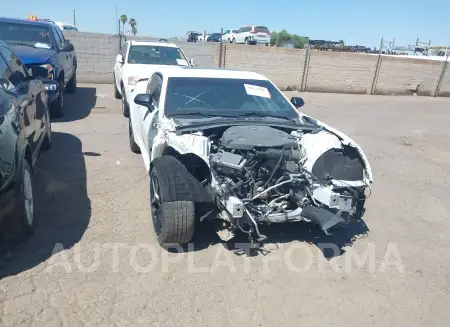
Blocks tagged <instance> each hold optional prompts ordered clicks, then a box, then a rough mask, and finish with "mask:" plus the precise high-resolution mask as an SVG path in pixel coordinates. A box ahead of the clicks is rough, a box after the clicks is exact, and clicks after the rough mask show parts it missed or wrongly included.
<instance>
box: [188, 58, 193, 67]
mask: <svg viewBox="0 0 450 327" xmlns="http://www.w3.org/2000/svg"><path fill="white" fill-rule="evenodd" d="M189 63H190V64H191V66H194V58H191V59H189Z"/></svg>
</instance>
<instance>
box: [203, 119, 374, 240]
mask: <svg viewBox="0 0 450 327" xmlns="http://www.w3.org/2000/svg"><path fill="white" fill-rule="evenodd" d="M208 138H209V139H210V141H211V149H210V155H209V164H210V169H211V173H212V178H213V180H212V182H211V185H210V187H211V188H212V190H213V191H214V193H215V194H216V196H217V197H218V198H219V200H220V203H221V204H222V205H223V208H222V209H221V210H222V211H223V210H224V211H225V212H222V215H221V218H222V219H225V220H229V222H230V223H231V225H232V226H236V228H239V229H241V230H242V231H244V232H246V233H249V235H250V234H255V235H256V236H257V240H259V241H262V240H263V239H264V238H265V237H264V236H263V235H261V234H260V233H259V230H258V226H257V225H258V224H260V223H281V222H288V221H300V220H306V221H311V222H315V223H317V224H318V225H320V227H321V228H322V230H323V231H324V232H325V233H328V229H329V228H331V227H333V226H335V225H337V224H340V223H345V222H348V221H349V220H350V219H359V218H361V216H362V215H363V213H364V203H365V199H366V196H365V190H366V188H367V187H368V184H369V183H368V181H367V176H366V171H365V165H364V162H363V160H362V158H361V156H360V154H359V152H358V149H357V148H356V147H352V146H350V145H344V144H343V143H341V141H340V139H339V138H338V137H337V136H336V135H334V134H333V133H330V132H329V131H327V130H324V129H318V130H316V131H301V130H282V129H278V128H274V127H270V126H259V125H256V126H255V125H253V126H231V127H228V128H227V129H225V131H224V132H223V133H218V134H217V135H210V136H208Z"/></svg>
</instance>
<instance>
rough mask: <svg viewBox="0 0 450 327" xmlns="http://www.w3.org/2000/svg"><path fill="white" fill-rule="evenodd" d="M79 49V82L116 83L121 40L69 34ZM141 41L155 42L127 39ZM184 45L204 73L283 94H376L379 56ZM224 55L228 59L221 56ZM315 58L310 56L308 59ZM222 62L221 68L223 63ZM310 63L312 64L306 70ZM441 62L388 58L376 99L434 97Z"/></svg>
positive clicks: (447, 86) (443, 91) (448, 80)
mask: <svg viewBox="0 0 450 327" xmlns="http://www.w3.org/2000/svg"><path fill="white" fill-rule="evenodd" d="M64 35H65V37H66V38H67V39H69V40H70V41H71V42H72V43H73V44H74V46H75V51H76V53H77V58H78V73H77V78H78V81H79V82H81V83H112V81H113V73H112V72H113V67H114V63H115V58H116V56H117V54H118V53H119V50H120V49H119V44H123V42H124V41H125V40H124V39H122V43H120V39H119V36H118V35H111V34H101V33H84V32H65V33H64ZM127 38H128V39H129V38H131V39H136V40H158V39H159V38H155V37H142V36H131V37H130V36H127ZM170 41H171V42H174V43H176V44H178V45H179V46H180V47H181V48H182V49H183V51H184V53H185V54H186V56H187V57H188V58H194V61H195V64H196V66H199V67H219V66H221V67H225V68H233V69H242V70H249V71H254V72H258V73H261V74H263V75H265V76H267V77H268V78H270V79H271V80H272V81H273V82H274V83H276V84H277V85H278V86H279V87H280V88H281V89H289V88H290V89H293V90H306V91H313V92H338V93H361V94H365V93H370V91H371V88H372V83H373V80H374V75H375V70H376V67H377V61H378V56H377V55H366V54H356V53H341V52H325V51H314V50H312V51H309V52H307V51H306V50H300V49H286V48H275V47H265V46H247V45H236V44H223V45H222V47H221V46H220V44H217V43H203V42H198V43H187V42H185V41H180V40H170ZM221 49H222V55H221ZM308 53H309V55H307V54H308ZM220 58H221V59H222V62H221V63H219V59H220ZM305 61H306V64H305ZM442 67H443V65H442V63H441V62H440V61H432V60H423V59H414V58H398V57H389V56H383V57H382V61H381V64H380V69H379V74H378V78H377V83H376V87H375V94H390V95H391V94H392V95H393V94H411V91H409V90H410V89H412V88H415V87H416V86H417V84H421V86H420V88H419V94H420V95H431V94H433V90H434V88H435V86H436V81H437V78H438V76H440V72H441V71H442ZM438 95H441V96H450V68H447V72H446V74H445V76H444V79H443V82H442V84H441V88H440V93H439V94H438Z"/></svg>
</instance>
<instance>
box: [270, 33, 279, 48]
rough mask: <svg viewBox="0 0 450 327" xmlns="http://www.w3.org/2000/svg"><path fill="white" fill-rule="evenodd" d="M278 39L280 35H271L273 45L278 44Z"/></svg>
mask: <svg viewBox="0 0 450 327" xmlns="http://www.w3.org/2000/svg"><path fill="white" fill-rule="evenodd" d="M277 38H278V33H277V32H275V31H273V32H272V33H270V44H271V45H276V44H277Z"/></svg>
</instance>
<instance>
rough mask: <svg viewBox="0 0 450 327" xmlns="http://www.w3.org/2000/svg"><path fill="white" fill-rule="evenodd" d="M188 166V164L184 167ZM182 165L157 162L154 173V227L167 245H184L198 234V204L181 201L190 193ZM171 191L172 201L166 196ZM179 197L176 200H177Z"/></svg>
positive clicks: (161, 242)
mask: <svg viewBox="0 0 450 327" xmlns="http://www.w3.org/2000/svg"><path fill="white" fill-rule="evenodd" d="M183 168H184V167H183ZM177 169H179V166H178V165H175V164H172V162H171V161H169V160H168V162H167V164H164V165H154V166H153V167H152V169H151V172H150V207H151V212H152V222H153V230H154V231H155V234H156V237H157V239H158V243H159V244H160V245H161V246H163V247H169V246H171V245H174V244H177V245H183V244H186V243H189V242H190V241H191V240H192V238H193V237H194V229H195V205H194V202H192V201H178V200H177V198H180V196H179V194H184V193H185V192H186V188H187V187H186V185H185V183H184V182H182V181H181V180H180V179H178V178H177V177H178V172H177ZM165 194H171V198H172V199H171V200H172V201H168V199H165ZM173 199H175V200H173Z"/></svg>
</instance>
